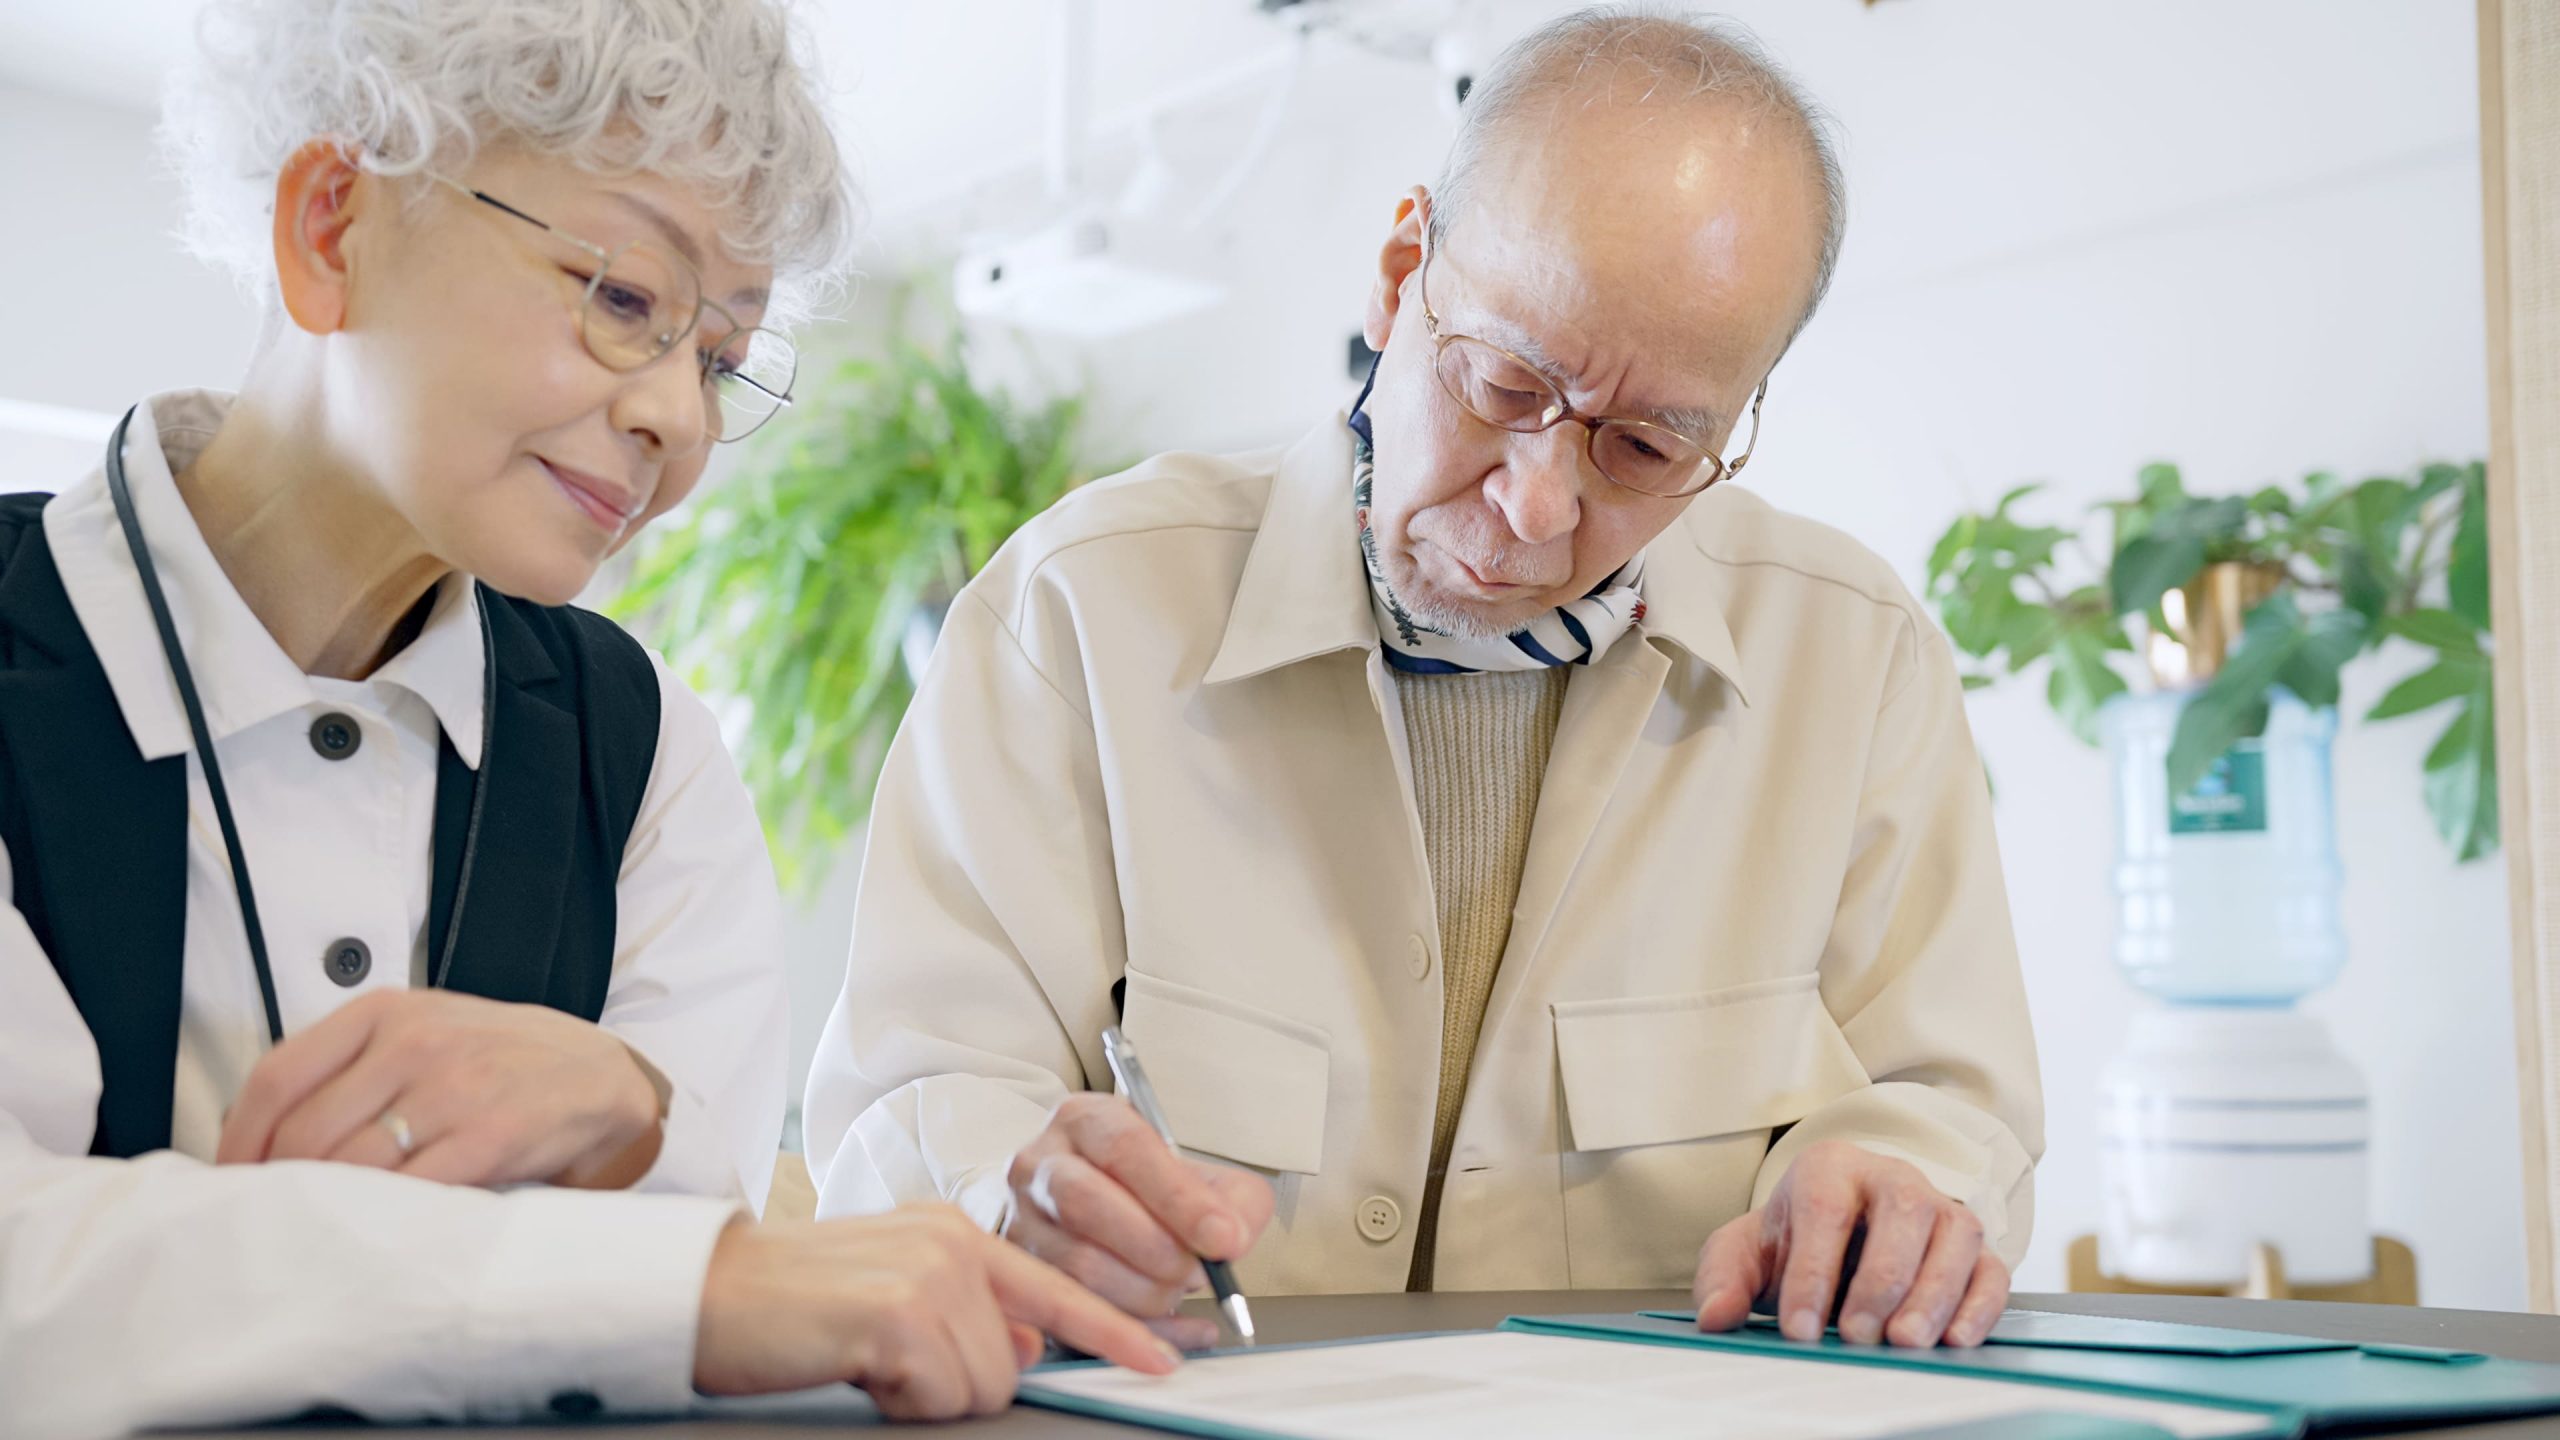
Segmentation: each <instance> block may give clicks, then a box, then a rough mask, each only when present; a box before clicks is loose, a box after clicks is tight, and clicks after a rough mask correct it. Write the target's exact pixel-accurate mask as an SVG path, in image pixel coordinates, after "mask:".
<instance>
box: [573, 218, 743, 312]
mask: <svg viewBox="0 0 2560 1440" xmlns="http://www.w3.org/2000/svg"><path fill="white" fill-rule="evenodd" d="M605 193H606V194H608V195H610V196H612V197H613V198H614V199H616V200H619V201H621V202H622V203H623V205H624V206H625V207H626V208H628V209H629V210H630V211H631V212H632V213H633V214H635V215H638V216H639V217H640V218H641V219H643V220H646V221H648V222H649V224H650V225H651V226H652V227H654V228H655V229H656V230H657V232H658V233H659V234H660V235H663V236H665V237H666V240H667V243H668V244H669V245H672V246H674V247H675V251H676V253H677V254H679V255H682V256H683V257H684V258H685V259H687V260H689V261H691V262H693V268H694V269H695V270H696V271H697V272H698V271H700V270H701V269H702V247H701V246H700V245H699V244H696V243H695V241H694V238H693V236H692V235H691V234H689V233H687V231H686V230H685V228H684V227H683V226H682V225H679V224H677V223H676V220H675V217H674V216H672V215H669V214H668V213H667V212H666V211H664V210H661V209H659V208H658V207H657V206H655V205H652V204H650V203H649V202H648V201H646V200H643V199H641V198H640V197H639V196H637V195H633V194H630V193H628V192H626V191H622V190H608V191H606V192H605ZM771 298H773V297H772V292H771V291H769V290H767V289H766V288H765V287H764V286H762V285H749V286H747V287H745V288H744V289H741V290H736V291H732V292H731V293H730V295H729V299H728V303H729V304H731V305H734V306H737V307H738V308H740V309H745V308H747V307H749V306H753V307H755V308H757V309H759V310H760V309H762V308H763V307H764V304H765V302H766V301H767V300H770V299H771Z"/></svg>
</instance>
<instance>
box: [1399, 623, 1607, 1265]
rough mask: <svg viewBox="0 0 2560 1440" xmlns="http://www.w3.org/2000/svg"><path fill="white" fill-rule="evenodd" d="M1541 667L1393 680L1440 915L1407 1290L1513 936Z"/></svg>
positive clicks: (1552, 734)
mask: <svg viewBox="0 0 2560 1440" xmlns="http://www.w3.org/2000/svg"><path fill="white" fill-rule="evenodd" d="M1569 673H1570V672H1569V671H1568V670H1566V669H1565V668H1563V667H1561V666H1559V667H1556V668H1552V669H1545V670H1520V671H1495V672H1490V673H1487V674H1482V675H1398V676H1397V677H1396V692H1397V697H1398V699H1399V700H1400V701H1401V702H1402V705H1403V709H1404V733H1405V740H1406V744H1407V746H1408V747H1409V748H1410V750H1411V751H1412V754H1413V798H1414V805H1415V807H1416V808H1417V809H1418V810H1419V811H1420V812H1421V816H1422V846H1423V850H1424V852H1425V854H1427V855H1428V856H1429V857H1430V861H1431V889H1432V898H1433V900H1434V901H1435V902H1436V903H1437V907H1438V910H1439V918H1440V965H1441V974H1440V987H1441V992H1440V993H1441V1002H1440V1015H1441V1023H1440V1103H1439V1108H1438V1111H1437V1113H1436V1114H1435V1115H1434V1117H1433V1120H1432V1126H1431V1170H1430V1174H1429V1177H1428V1179H1427V1181H1426V1183H1425V1187H1424V1190H1423V1196H1422V1214H1421V1215H1420V1217H1419V1224H1418V1226H1417V1228H1416V1230H1415V1232H1414V1248H1413V1269H1412V1271H1411V1273H1410V1275H1409V1276H1408V1278H1407V1280H1406V1288H1407V1289H1411V1290H1428V1289H1430V1288H1431V1264H1432V1254H1433V1249H1434V1242H1435V1240H1436V1239H1437V1235H1436V1232H1437V1230H1438V1229H1439V1224H1440V1182H1441V1177H1442V1175H1443V1173H1444V1172H1445V1171H1446V1170H1447V1168H1448V1164H1449V1142H1450V1138H1451V1136H1452V1135H1454V1134H1455V1133H1456V1131H1457V1128H1458V1108H1459V1106H1460V1105H1461V1104H1462V1103H1463V1102H1464V1101H1465V1100H1466V1094H1467V1068H1468V1066H1469V1065H1470V1064H1471V1063H1472V1062H1473V1061H1474V1059H1475V1053H1476V1035H1477V1032H1478V1031H1480V1030H1481V1029H1482V1028H1483V1026H1484V1007H1485V1000H1486V998H1487V997H1488V996H1490V995H1491V994H1492V993H1493V976H1494V971H1495V970H1496V969H1497V968H1498V967H1499V966H1500V965H1501V963H1502V950H1503V946H1504V945H1506V944H1507V943H1509V941H1510V939H1511V908H1512V905H1513V904H1514V903H1515V902H1516V901H1517V900H1518V899H1519V895H1520V866H1521V863H1522V862H1523V861H1524V860H1526V859H1527V858H1528V854H1529V826H1530V822H1531V821H1532V820H1533V819H1534V818H1535V817H1536V815H1537V812H1538V788H1539V783H1540V781H1542V780H1543V779H1544V778H1545V776H1546V773H1547V756H1548V753H1549V752H1550V751H1552V750H1553V749H1554V748H1555V739H1556V721H1557V719H1558V718H1559V717H1560V716H1562V715H1563V713H1564V691H1565V684H1566V677H1567V675H1568V674H1569Z"/></svg>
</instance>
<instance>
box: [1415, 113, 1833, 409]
mask: <svg viewBox="0 0 2560 1440" xmlns="http://www.w3.org/2000/svg"><path fill="white" fill-rule="evenodd" d="M1555 121H1556V123H1554V124H1553V125H1551V126H1549V127H1547V128H1545V129H1543V130H1541V131H1539V132H1537V133H1536V135H1535V136H1534V137H1533V138H1531V139H1530V140H1529V141H1528V143H1523V144H1520V145H1517V146H1515V147H1513V148H1512V149H1510V150H1508V151H1506V152H1504V153H1503V154H1502V155H1501V156H1500V158H1499V161H1498V163H1496V164H1493V165H1489V166H1487V167H1486V168H1485V171H1484V173H1483V174H1482V175H1481V177H1480V178H1478V179H1477V180H1476V181H1475V182H1474V185H1473V188H1472V189H1471V190H1470V192H1469V194H1468V196H1467V198H1466V202H1465V208H1464V210H1463V211H1462V212H1461V213H1460V214H1459V215H1458V216H1457V217H1456V218H1455V219H1454V221H1452V223H1450V224H1449V225H1448V226H1447V227H1446V232H1445V234H1444V235H1443V237H1442V239H1443V242H1444V243H1443V244H1442V246H1441V252H1440V253H1441V260H1440V262H1439V263H1437V264H1435V265H1434V267H1433V268H1434V275H1433V288H1434V295H1433V298H1434V301H1435V303H1437V302H1438V301H1439V299H1440V298H1441V292H1442V288H1443V287H1442V283H1441V272H1442V271H1443V270H1444V269H1446V270H1447V271H1448V272H1450V283H1449V284H1448V286H1447V287H1446V289H1447V291H1448V293H1449V298H1450V299H1451V300H1452V301H1453V302H1456V303H1464V304H1466V305H1467V306H1469V308H1471V309H1480V310H1483V311H1485V312H1487V314H1488V319H1489V321H1497V322H1498V321H1502V320H1508V321H1510V322H1512V323H1514V324H1516V325H1518V326H1520V327H1522V328H1536V329H1562V330H1565V331H1568V332H1571V333H1572V334H1573V335H1575V336H1579V337H1582V338H1583V340H1584V341H1585V342H1586V343H1595V344H1596V343H1601V342H1602V341H1604V340H1606V341H1612V342H1616V343H1621V344H1623V345H1625V346H1627V347H1629V348H1631V349H1636V350H1640V351H1641V352H1643V353H1645V354H1648V355H1651V356H1655V357H1658V358H1659V360H1660V361H1661V363H1663V364H1666V365H1670V366H1675V367H1679V368H1683V369H1698V370H1701V371H1702V372H1705V373H1708V374H1717V373H1721V372H1725V371H1730V370H1734V369H1737V368H1749V367H1750V366H1752V365H1754V364H1757V365H1759V366H1761V367H1762V368H1765V367H1766V366H1767V365H1769V364H1774V363H1775V361H1776V359H1777V353H1778V351H1779V350H1780V349H1782V348H1783V347H1784V345H1785V343H1786V339H1787V337H1788V335H1789V334H1790V333H1791V332H1792V331H1793V329H1794V327H1795V322H1796V319H1797V317H1798V316H1800V315H1801V314H1802V313H1803V310H1804V306H1805V305H1806V303H1807V301H1808V300H1809V299H1810V297H1811V295H1812V291H1813V285H1814V283H1815V277H1816V272H1817V271H1818V269H1819V266H1820V256H1821V248H1822V232H1823V213H1822V205H1823V200H1822V196H1821V192H1820V185H1819V178H1818V173H1817V172H1816V170H1815V169H1814V167H1813V165H1812V163H1811V161H1810V157H1809V154H1808V153H1807V152H1806V151H1805V150H1804V148H1803V145H1802V142H1801V140H1800V139H1798V138H1796V137H1795V136H1792V135H1790V134H1786V133H1783V132H1780V131H1778V130H1775V129H1773V128H1771V126H1769V125H1767V124H1763V123H1754V122H1753V121H1752V120H1751V118H1750V115H1749V112H1747V111H1744V110H1742V109H1741V108H1740V107H1737V106H1730V105H1722V104H1714V103H1705V104H1690V105H1685V106H1669V105H1657V106H1643V107H1625V106H1611V107H1605V108H1599V109H1591V110H1584V111H1566V112H1560V113H1559V114H1558V115H1557V116H1556V117H1555ZM1461 277H1463V278H1461Z"/></svg>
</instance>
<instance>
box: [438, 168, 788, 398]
mask: <svg viewBox="0 0 2560 1440" xmlns="http://www.w3.org/2000/svg"><path fill="white" fill-rule="evenodd" d="M427 178H428V179H430V180H433V181H435V182H436V183H437V184H439V185H443V186H445V187H447V188H448V189H451V190H454V191H456V192H458V193H459V194H461V195H464V196H466V197H468V198H470V199H472V200H476V201H478V202H479V203H481V204H483V205H486V206H488V207H489V208H491V209H493V210H496V211H498V212H500V213H501V214H504V215H508V216H510V217H512V218H514V219H517V220H521V221H523V222H524V223H526V224H527V225H531V226H534V227H535V228H537V229H539V230H542V231H544V232H546V233H548V234H550V235H552V236H555V237H557V238H558V239H560V240H562V241H565V242H566V243H568V244H569V245H571V246H574V247H575V248H576V249H577V250H578V251H579V252H580V253H582V254H584V255H585V256H586V257H587V258H588V260H589V261H590V262H592V264H593V266H594V268H593V270H592V271H591V272H590V273H587V274H584V275H581V274H579V272H578V271H577V270H575V269H569V268H568V267H565V266H564V267H563V268H564V269H567V272H568V274H569V275H570V276H571V277H572V278H574V279H578V280H581V281H583V282H584V283H585V285H586V291H585V293H584V294H583V295H581V296H580V297H579V299H578V336H579V339H580V340H581V341H583V342H584V343H585V345H586V347H587V353H588V354H590V355H593V356H594V357H595V358H596V360H597V361H598V362H599V363H601V364H603V365H604V366H605V367H606V368H608V369H611V370H618V371H631V370H637V369H639V368H640V367H641V366H643V365H646V364H648V363H649V362H651V361H653V360H655V359H657V358H658V357H659V356H661V355H664V354H666V353H667V352H668V351H670V350H673V349H674V348H675V347H676V346H678V345H679V344H682V343H683V342H684V340H685V338H686V337H687V336H689V335H692V334H694V333H695V331H696V330H697V329H701V330H702V331H703V333H704V335H705V337H706V338H713V337H714V336H715V335H716V339H715V340H714V343H711V344H707V345H705V346H703V347H702V349H701V363H702V386H703V390H704V406H703V413H704V416H705V419H706V420H707V422H708V423H709V425H710V429H711V438H712V439H713V440H715V441H721V442H728V441H734V440H743V439H745V438H746V437H747V436H748V435H749V434H751V433H753V432H754V430H755V429H756V427H757V426H759V425H762V424H763V423H764V422H765V421H767V420H770V419H772V418H773V416H774V413H775V412H776V411H778V410H780V409H781V408H782V407H783V406H785V405H788V404H790V403H791V381H792V377H793V376H794V375H795V374H797V373H798V371H799V367H800V356H799V352H798V351H796V350H794V349H793V348H792V346H791V342H790V341H789V340H786V339H784V338H783V337H782V336H781V335H779V334H777V333H775V332H774V331H771V330H766V329H763V328H761V327H758V326H752V325H740V324H739V323H738V320H737V317H736V316H734V315H731V314H730V313H729V312H728V311H727V310H725V309H723V308H722V307H720V306H719V305H717V304H715V303H713V302H711V301H709V300H705V299H704V298H702V272H701V271H699V270H697V269H695V268H694V266H693V263H692V262H691V261H689V260H686V259H685V258H684V257H683V256H681V255H676V254H673V253H671V252H669V251H666V250H663V249H661V248H659V247H658V246H656V245H653V244H650V243H649V242H647V241H645V240H642V241H635V242H633V243H631V244H629V245H625V246H623V247H622V248H621V249H619V250H607V249H606V248H605V247H603V246H601V245H598V244H596V243H594V242H593V241H588V240H581V239H579V238H578V237H577V236H575V235H572V234H570V233H569V232H568V231H566V230H563V229H561V228H560V227H558V226H556V225H553V224H550V223H549V222H547V221H543V220H538V219H536V218H534V217H533V216H531V215H528V214H526V213H525V212H524V211H522V210H519V209H517V208H516V207H514V206H513V205H510V204H508V203H507V202H506V201H504V200H500V199H498V198H497V197H496V196H493V195H490V194H488V193H486V192H484V191H480V190H474V189H472V188H471V187H470V186H468V185H465V184H463V183H462V182H461V181H459V180H455V179H453V178H451V177H450V176H446V175H439V174H437V173H436V172H434V171H432V170H430V171H428V172H427ZM706 315H707V316H711V317H714V318H716V319H717V321H718V322H719V324H718V328H717V330H716V332H715V331H714V330H712V329H711V327H709V326H707V325H706V324H705V321H704V317H705V316H706Z"/></svg>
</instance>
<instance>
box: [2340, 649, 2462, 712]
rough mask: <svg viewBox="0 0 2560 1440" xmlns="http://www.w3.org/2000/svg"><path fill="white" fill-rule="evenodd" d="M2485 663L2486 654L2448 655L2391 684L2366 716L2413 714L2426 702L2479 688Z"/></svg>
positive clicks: (2427, 704) (2431, 702)
mask: <svg viewBox="0 0 2560 1440" xmlns="http://www.w3.org/2000/svg"><path fill="white" fill-rule="evenodd" d="M2487 667H2488V660H2487V657H2485V656H2483V657H2477V658H2467V657H2463V656H2458V655H2448V656H2446V657H2445V658H2444V659H2442V660H2439V661H2437V662H2436V663H2435V664H2433V665H2430V666H2428V667H2427V668H2426V669H2424V670H2421V671H2419V672H2418V673H2417V674H2415V675H2412V676H2410V677H2409V678H2408V679H2406V680H2403V681H2401V682H2400V683H2399V684H2397V685H2394V686H2392V687H2391V689H2390V690H2389V691H2388V692H2386V693H2385V694H2384V695H2383V697H2382V699H2381V700H2379V701H2377V702H2375V704H2374V707H2373V708H2372V709H2371V710H2368V711H2366V712H2365V715H2364V718H2366V719H2367V720H2396V719H2398V718H2400V717H2401V716H2403V715H2414V714H2416V713H2417V712H2418V711H2421V710H2424V709H2426V708H2427V707H2428V706H2430V705H2441V704H2443V703H2444V702H2445V701H2447V700H2452V699H2456V698H2458V697H2460V696H2464V695H2468V694H2470V693H2471V692H2472V691H2474V690H2476V689H2478V688H2479V685H2480V681H2481V678H2482V672H2483V671H2485V670H2486V669H2487Z"/></svg>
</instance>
